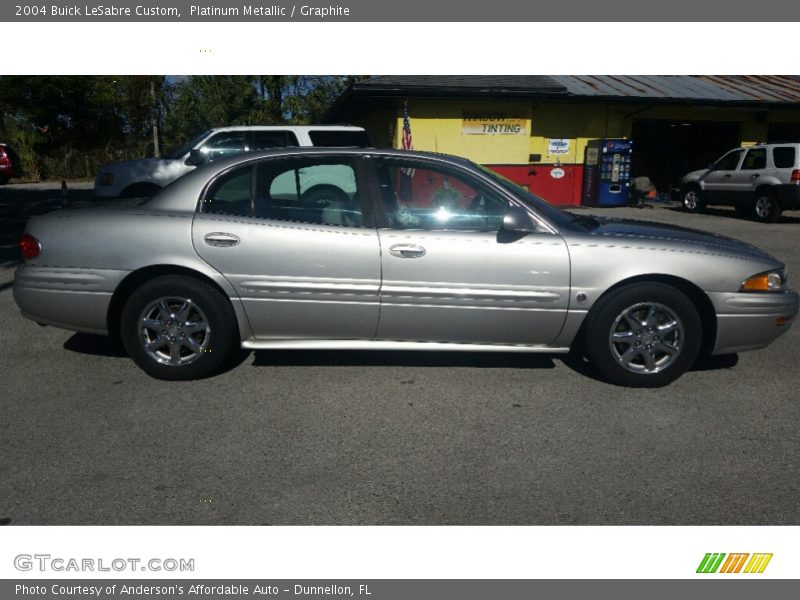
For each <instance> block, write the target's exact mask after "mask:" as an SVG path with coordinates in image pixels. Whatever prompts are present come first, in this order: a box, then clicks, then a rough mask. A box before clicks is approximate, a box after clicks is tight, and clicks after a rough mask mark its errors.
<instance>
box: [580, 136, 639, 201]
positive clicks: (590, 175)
mask: <svg viewBox="0 0 800 600" xmlns="http://www.w3.org/2000/svg"><path fill="white" fill-rule="evenodd" d="M632 153H633V141H631V140H589V142H588V143H587V144H586V160H585V161H584V170H583V194H582V200H581V204H583V205H584V206H625V205H627V204H628V196H629V194H630V186H631V154H632Z"/></svg>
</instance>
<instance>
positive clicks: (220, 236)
mask: <svg viewBox="0 0 800 600" xmlns="http://www.w3.org/2000/svg"><path fill="white" fill-rule="evenodd" d="M203 241H204V242H205V243H206V244H208V245H209V246H222V247H227V246H235V245H236V244H238V243H239V241H240V240H239V238H238V236H235V235H233V234H232V233H225V232H222V231H215V232H214V233H207V234H205V236H203Z"/></svg>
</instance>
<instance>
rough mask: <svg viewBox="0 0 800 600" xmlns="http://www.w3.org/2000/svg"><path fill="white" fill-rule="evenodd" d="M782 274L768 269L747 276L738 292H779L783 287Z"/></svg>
mask: <svg viewBox="0 0 800 600" xmlns="http://www.w3.org/2000/svg"><path fill="white" fill-rule="evenodd" d="M783 283H784V276H783V273H781V272H780V271H769V272H767V273H759V274H758V275H753V276H752V277H748V278H747V279H745V280H744V283H742V287H741V288H739V291H740V292H779V291H780V290H781V289H782V288H783Z"/></svg>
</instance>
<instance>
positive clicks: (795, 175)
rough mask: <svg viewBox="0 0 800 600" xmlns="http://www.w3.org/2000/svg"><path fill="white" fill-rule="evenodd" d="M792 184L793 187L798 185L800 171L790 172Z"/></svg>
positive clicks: (799, 183) (799, 182)
mask: <svg viewBox="0 0 800 600" xmlns="http://www.w3.org/2000/svg"><path fill="white" fill-rule="evenodd" d="M792 183H793V184H795V185H800V169H795V170H794V171H792Z"/></svg>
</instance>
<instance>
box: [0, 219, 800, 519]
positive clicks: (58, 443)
mask: <svg viewBox="0 0 800 600" xmlns="http://www.w3.org/2000/svg"><path fill="white" fill-rule="evenodd" d="M587 212H594V213H599V214H611V215H614V216H626V217H635V218H643V219H649V220H654V221H660V222H668V223H679V224H682V225H687V226H690V227H695V228H698V229H705V230H709V231H715V232H719V233H723V234H725V235H730V236H733V237H737V238H740V239H743V240H746V241H748V242H751V243H753V244H756V245H758V246H760V247H762V248H763V249H765V250H767V251H769V252H770V253H772V254H773V255H775V256H777V257H779V258H780V259H782V260H784V261H785V262H787V264H788V265H789V270H790V273H792V274H798V273H800V235H799V234H800V213H789V214H788V215H787V216H785V217H784V219H783V221H782V222H781V223H779V224H776V225H761V224H757V223H754V222H751V221H745V220H742V219H739V218H737V217H736V216H735V213H734V212H733V211H729V210H723V209H720V210H716V211H712V212H711V213H710V214H708V215H688V214H685V213H682V212H679V211H677V210H673V209H671V208H670V207H668V206H666V205H664V206H657V207H655V208H644V209H631V208H624V209H614V210H610V209H605V210H592V211H587ZM12 278H13V270H12V269H11V268H9V267H8V266H6V267H0V314H1V315H2V316H3V325H2V327H0V364H2V371H3V377H2V379H0V456H2V461H0V522H2V523H10V524H12V525H13V524H15V525H23V524H36V525H72V524H85V525H151V524H192V525H204V524H242V525H268V524H270V525H313V524H327V525H347V524H370V525H390V524H402V525H409V524H417V525H444V524H461V525H483V524H486V525H557V524H581V525H605V524H623V525H630V524H643V525H661V524H670V525H723V524H725V525H740V524H741V525H758V524H769V525H789V524H791V525H797V524H800V506H798V501H797V498H798V497H800V489H798V488H799V487H800V434H799V433H798V423H800V418H799V417H800V410H799V409H798V401H797V398H798V389H799V388H800V369H798V368H797V365H798V364H800V345H798V338H799V337H800V327H798V326H795V328H794V329H793V330H791V331H790V332H789V333H788V334H787V335H785V336H784V337H782V338H781V339H779V340H778V341H777V342H775V343H774V344H773V345H771V346H770V347H769V348H767V349H765V350H760V351H756V352H750V353H743V354H741V355H739V356H738V357H733V358H726V359H723V360H716V361H714V362H712V363H710V364H707V365H704V366H703V367H702V368H699V369H696V370H694V371H691V372H689V373H687V374H686V375H684V376H683V377H682V378H681V379H679V380H678V381H676V382H675V383H673V384H672V385H670V386H668V387H666V388H662V389H657V390H633V389H626V388H620V387H616V386H612V385H609V384H606V383H603V382H601V381H598V380H597V379H596V378H595V377H594V376H593V375H592V373H591V371H589V370H587V367H586V365H584V364H582V363H574V362H572V361H570V360H568V359H565V358H564V357H561V356H555V355H554V356H542V355H531V356H525V355H520V354H471V353H465V354H457V353H423V352H406V353H398V352H337V353H332V352H256V353H253V354H250V355H248V356H247V357H246V358H244V360H243V361H242V362H241V364H239V365H238V366H237V367H236V368H234V369H232V370H231V371H229V372H227V373H225V374H222V375H220V376H217V377H215V378H212V379H207V380H203V381H196V382H188V383H171V382H163V381H157V380H154V379H151V378H149V377H148V376H147V375H145V374H144V373H143V372H142V371H140V370H139V369H138V368H136V367H135V366H134V364H133V363H132V362H131V360H130V359H128V358H127V357H125V356H122V355H120V354H119V352H117V351H116V350H115V349H114V347H113V346H112V345H111V344H110V343H109V342H108V341H107V340H106V339H105V338H100V337H94V336H88V335H83V334H75V333H71V332H68V331H63V330H59V329H55V328H52V327H40V326H38V325H36V324H35V323H32V322H30V321H28V320H26V319H24V318H22V317H21V315H20V314H19V311H18V309H17V307H16V305H15V304H14V302H13V298H12V294H11V281H12ZM791 282H792V278H791V277H790V283H791ZM795 286H797V284H796V282H795Z"/></svg>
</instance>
